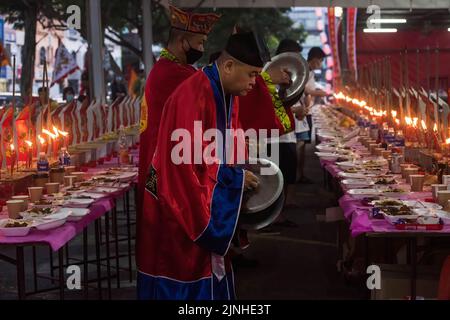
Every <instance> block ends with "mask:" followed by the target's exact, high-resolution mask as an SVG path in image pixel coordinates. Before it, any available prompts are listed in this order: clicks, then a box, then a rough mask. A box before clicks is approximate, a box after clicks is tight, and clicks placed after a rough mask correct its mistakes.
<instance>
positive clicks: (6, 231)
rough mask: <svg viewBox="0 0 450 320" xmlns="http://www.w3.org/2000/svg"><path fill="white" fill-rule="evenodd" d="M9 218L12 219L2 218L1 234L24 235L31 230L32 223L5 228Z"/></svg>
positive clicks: (6, 235) (7, 235) (8, 235)
mask: <svg viewBox="0 0 450 320" xmlns="http://www.w3.org/2000/svg"><path fill="white" fill-rule="evenodd" d="M9 220H10V219H2V220H0V234H2V235H4V236H5V237H24V236H26V235H27V234H28V233H29V232H30V230H31V224H30V225H28V226H27V227H19V228H4V226H5V225H6V224H7V223H8V221H9Z"/></svg>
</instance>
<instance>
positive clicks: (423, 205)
mask: <svg viewBox="0 0 450 320" xmlns="http://www.w3.org/2000/svg"><path fill="white" fill-rule="evenodd" d="M403 203H404V204H405V205H407V206H408V207H411V208H417V209H424V208H426V209H435V210H440V209H442V206H441V205H440V204H438V203H433V202H425V201H417V200H404V201H403Z"/></svg>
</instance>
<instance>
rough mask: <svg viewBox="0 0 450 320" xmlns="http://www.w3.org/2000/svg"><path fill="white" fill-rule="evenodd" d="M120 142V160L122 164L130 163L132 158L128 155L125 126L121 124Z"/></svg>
mask: <svg viewBox="0 0 450 320" xmlns="http://www.w3.org/2000/svg"><path fill="white" fill-rule="evenodd" d="M118 143H119V162H120V163H121V164H128V163H129V162H130V158H129V155H128V142H127V137H126V135H125V130H124V127H123V126H120V129H119V141H118Z"/></svg>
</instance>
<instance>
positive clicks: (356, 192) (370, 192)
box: [347, 189, 380, 199]
mask: <svg viewBox="0 0 450 320" xmlns="http://www.w3.org/2000/svg"><path fill="white" fill-rule="evenodd" d="M347 192H348V194H349V195H351V196H352V197H353V198H356V199H362V198H365V197H373V196H378V195H379V194H380V193H379V191H378V190H376V189H350V190H348V191H347Z"/></svg>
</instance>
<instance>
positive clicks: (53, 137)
mask: <svg viewBox="0 0 450 320" xmlns="http://www.w3.org/2000/svg"><path fill="white" fill-rule="evenodd" d="M42 132H43V133H45V134H46V135H48V136H49V137H50V138H52V139H55V138H56V137H57V136H55V135H54V134H53V133H51V132H50V131H48V130H47V129H42Z"/></svg>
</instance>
